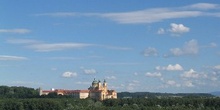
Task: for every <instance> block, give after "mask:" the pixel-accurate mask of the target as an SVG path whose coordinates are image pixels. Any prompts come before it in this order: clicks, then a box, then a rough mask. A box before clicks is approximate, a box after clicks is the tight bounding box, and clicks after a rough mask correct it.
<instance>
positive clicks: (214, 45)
mask: <svg viewBox="0 0 220 110" xmlns="http://www.w3.org/2000/svg"><path fill="white" fill-rule="evenodd" d="M217 46H218V45H217V44H216V43H214V42H212V43H210V44H209V47H212V48H214V47H217Z"/></svg>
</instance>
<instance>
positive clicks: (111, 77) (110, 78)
mask: <svg viewBox="0 0 220 110" xmlns="http://www.w3.org/2000/svg"><path fill="white" fill-rule="evenodd" d="M105 79H108V80H115V79H116V77H115V76H106V77H105Z"/></svg>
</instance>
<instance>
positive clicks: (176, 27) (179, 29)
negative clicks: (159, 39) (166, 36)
mask: <svg viewBox="0 0 220 110" xmlns="http://www.w3.org/2000/svg"><path fill="white" fill-rule="evenodd" d="M170 26H171V28H170V29H169V31H170V32H171V33H172V35H177V36H178V35H180V34H183V33H187V32H189V31H190V28H188V27H186V26H184V25H183V24H176V23H171V24H170Z"/></svg>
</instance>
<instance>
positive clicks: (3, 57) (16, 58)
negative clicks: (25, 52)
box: [0, 55, 28, 61]
mask: <svg viewBox="0 0 220 110" xmlns="http://www.w3.org/2000/svg"><path fill="white" fill-rule="evenodd" d="M27 59H28V58H26V57H20V56H8V55H0V61H1V60H6V61H21V60H27Z"/></svg>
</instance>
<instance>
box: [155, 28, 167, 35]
mask: <svg viewBox="0 0 220 110" xmlns="http://www.w3.org/2000/svg"><path fill="white" fill-rule="evenodd" d="M157 34H165V30H164V29H163V28H160V29H158V31H157Z"/></svg>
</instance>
